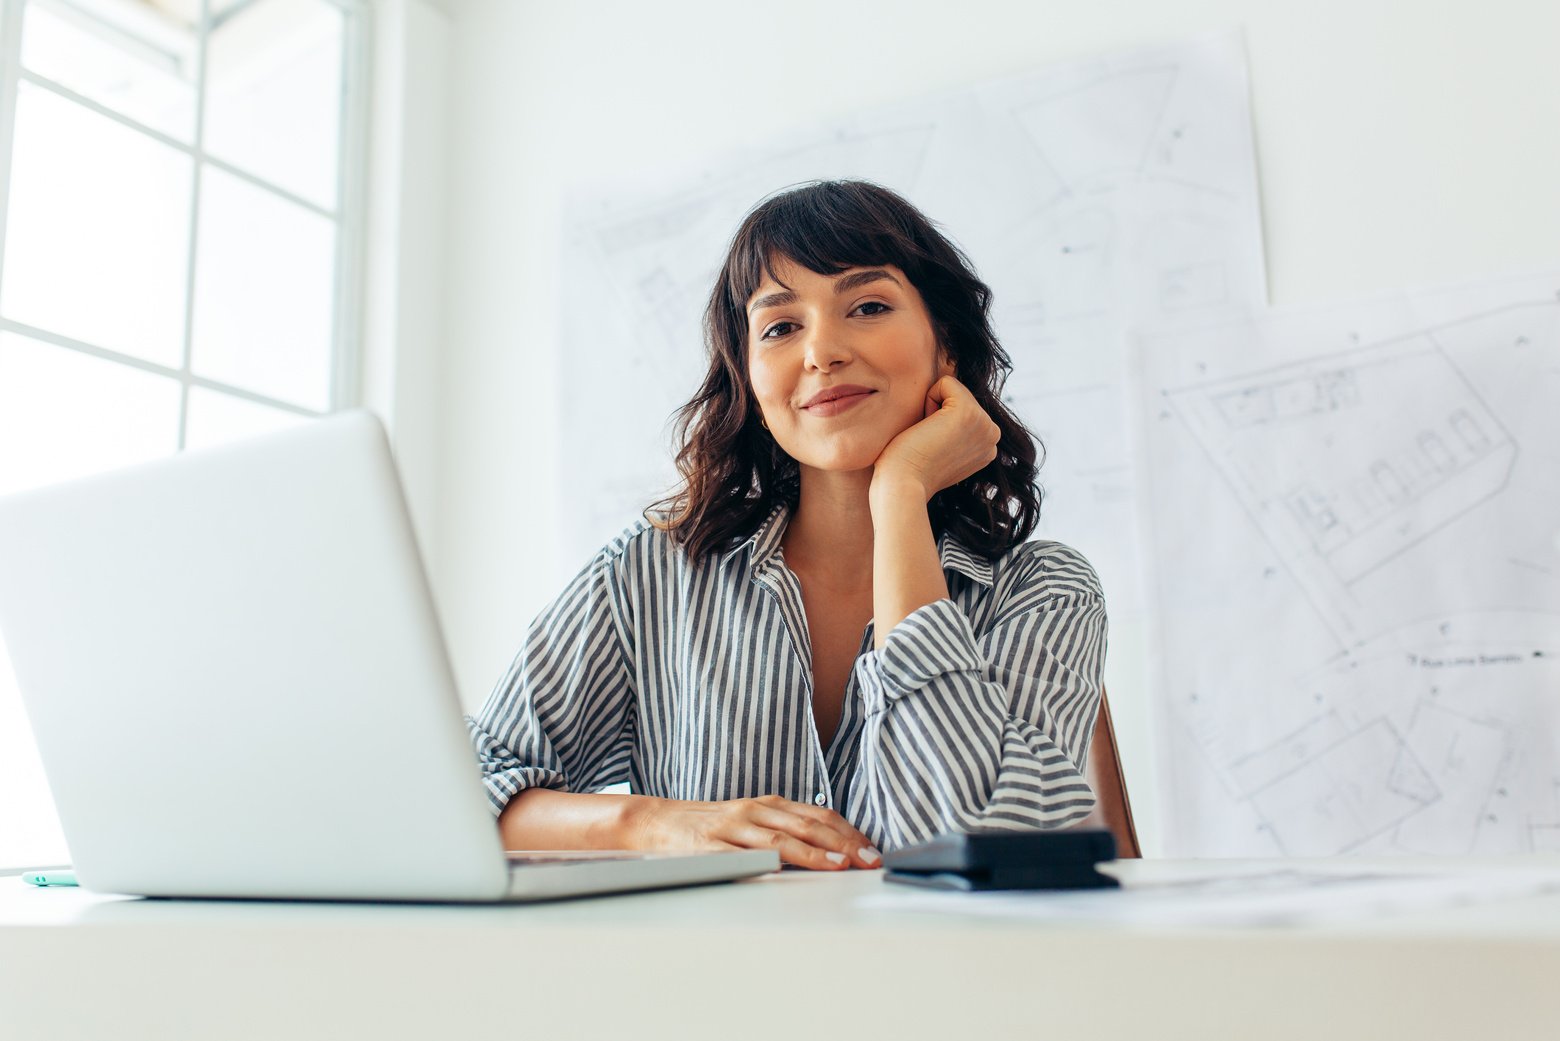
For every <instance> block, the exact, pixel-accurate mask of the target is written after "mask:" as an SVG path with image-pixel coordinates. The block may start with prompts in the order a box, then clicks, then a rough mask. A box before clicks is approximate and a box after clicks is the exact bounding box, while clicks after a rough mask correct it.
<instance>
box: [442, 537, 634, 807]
mask: <svg viewBox="0 0 1560 1041" xmlns="http://www.w3.org/2000/svg"><path fill="white" fill-rule="evenodd" d="M624 609H625V601H624V598H623V596H622V590H621V587H620V586H619V584H618V583H617V581H616V575H615V572H614V569H613V559H612V557H611V555H610V554H609V553H608V552H607V551H605V550H603V551H602V553H601V554H599V555H598V556H597V557H596V558H595V559H594V560H593V561H591V563H590V564H589V565H587V566H586V567H585V569H584V570H583V571H581V572H580V573H579V575H577V576H576V577H575V578H574V580H573V581H572V582H570V583H569V585H568V587H567V588H566V589H564V591H563V593H562V594H561V595H559V597H558V598H557V599H556V600H554V601H553V602H552V603H551V604H550V605H549V606H548V607H547V608H546V609H545V610H544V611H542V613H541V614H539V615H538V616H537V617H536V620H535V621H534V622H532V623H531V626H530V629H529V630H528V631H527V633H526V638H525V643H524V644H523V646H522V647H521V649H520V653H519V654H518V655H516V656H515V659H514V662H513V664H511V666H510V667H509V671H508V672H507V673H506V674H505V675H504V677H503V679H501V680H500V681H499V683H498V685H497V686H496V687H495V688H494V689H493V692H492V693H491V694H490V695H489V696H488V699H487V702H486V704H484V705H483V707H482V711H481V712H479V713H478V714H477V715H476V716H474V717H473V716H467V717H466V725H467V728H468V729H469V730H470V732H471V740H472V743H473V744H474V745H475V747H476V751H477V757H478V759H479V761H480V763H481V767H482V778H483V782H484V783H485V784H486V786H487V791H488V799H489V801H490V802H491V803H492V806H493V812H494V814H499V813H502V812H503V810H504V807H505V806H507V805H508V804H509V800H510V799H512V798H514V796H515V795H516V794H518V793H519V792H521V791H523V790H524V789H526V788H554V789H557V790H560V791H594V790H597V789H600V788H605V787H607V786H608V785H612V784H618V783H620V782H622V781H626V780H628V768H629V757H630V755H631V744H632V720H633V706H634V704H635V697H634V689H633V682H632V673H631V670H630V668H629V661H630V657H629V652H628V644H627V636H626V634H627V632H628V631H630V630H629V627H628V626H627V625H626V624H625V619H626V615H625V610H624Z"/></svg>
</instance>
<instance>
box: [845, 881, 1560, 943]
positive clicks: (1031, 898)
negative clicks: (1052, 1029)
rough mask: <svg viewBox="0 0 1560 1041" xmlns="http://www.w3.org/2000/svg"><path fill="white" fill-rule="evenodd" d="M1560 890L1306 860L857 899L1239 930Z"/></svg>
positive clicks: (1014, 915)
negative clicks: (1076, 885)
mask: <svg viewBox="0 0 1560 1041" xmlns="http://www.w3.org/2000/svg"><path fill="white" fill-rule="evenodd" d="M1555 889H1560V871H1555V870H1553V869H1549V870H1544V869H1531V870H1529V869H1498V870H1471V869H1461V870H1448V871H1442V872H1433V873H1430V872H1405V873H1388V872H1380V871H1364V870H1346V869H1320V868H1314V867H1304V866H1297V867H1294V868H1278V869H1266V870H1262V871H1259V872H1250V871H1230V870H1224V871H1221V870H1219V869H1218V868H1216V867H1212V866H1210V868H1209V869H1208V871H1206V872H1205V873H1202V874H1199V875H1195V876H1192V877H1178V878H1175V879H1172V880H1166V881H1157V882H1148V881H1146V882H1143V883H1140V884H1133V883H1130V882H1129V883H1127V884H1126V885H1124V886H1123V888H1121V889H1089V890H1050V891H1043V890H1036V891H1024V892H989V893H942V892H936V891H929V890H919V889H909V888H905V887H900V886H895V885H892V884H889V885H885V886H884V887H883V891H882V892H880V893H875V894H873V895H871V896H868V897H864V898H862V899H861V900H860V901H858V902H857V907H859V908H861V909H863V910H874V911H932V912H942V913H950V914H965V915H980V916H983V917H995V918H1005V919H1010V920H1014V919H1017V920H1027V921H1045V922H1055V923H1059V924H1065V923H1072V922H1077V923H1099V924H1110V925H1120V926H1148V927H1177V928H1179V927H1187V926H1191V927H1202V928H1231V927H1246V926H1274V925H1286V926H1295V925H1321V924H1327V923H1333V922H1357V921H1361V920H1364V919H1369V918H1375V917H1380V916H1383V915H1390V914H1398V913H1402V912H1407V911H1424V910H1434V909H1437V908H1443V907H1452V906H1456V905H1459V904H1467V903H1476V902H1479V901H1486V900H1499V899H1509V898H1511V897H1518V896H1529V895H1532V894H1535V893H1542V892H1547V891H1552V890H1555Z"/></svg>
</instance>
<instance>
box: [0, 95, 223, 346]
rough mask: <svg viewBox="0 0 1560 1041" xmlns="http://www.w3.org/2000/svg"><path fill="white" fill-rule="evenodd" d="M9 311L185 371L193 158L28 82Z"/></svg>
mask: <svg viewBox="0 0 1560 1041" xmlns="http://www.w3.org/2000/svg"><path fill="white" fill-rule="evenodd" d="M15 141H16V147H15V150H14V152H13V158H12V167H11V200H10V207H9V209H8V211H7V224H6V248H5V278H4V283H3V284H0V313H3V314H4V315H5V316H6V317H8V318H11V319H14V320H15V321H18V322H24V323H26V324H28V325H33V326H37V327H38V328H41V329H48V330H49V331H50V332H54V333H59V334H60V335H62V336H68V337H70V338H72V339H75V340H82V341H85V342H87V343H91V344H93V345H95V346H99V347H107V348H110V349H112V350H116V351H121V352H123V353H125V354H133V355H135V356H137V357H140V358H145V359H148V360H149V361H155V362H159V363H161V364H163V365H167V366H169V367H173V368H177V367H178V366H179V364H180V361H181V359H182V357H183V350H184V299H185V295H184V290H185V284H184V283H185V277H186V276H185V268H186V257H187V255H188V252H189V242H188V238H189V231H188V229H189V207H190V182H191V177H192V172H193V165H192V160H191V159H190V158H189V157H188V156H186V155H183V154H181V153H180V152H178V151H176V150H174V149H172V148H169V147H167V146H165V145H161V144H158V143H157V142H156V141H153V140H152V139H151V138H149V137H147V136H146V135H145V134H140V133H137V132H136V131H134V130H130V129H128V128H126V127H123V126H120V125H119V124H117V123H115V122H114V121H113V120H111V119H107V118H105V117H103V116H100V115H98V114H97V113H95V112H89V111H88V110H87V109H84V108H82V107H81V106H80V105H77V104H75V103H74V102H70V101H66V100H65V99H64V98H61V97H59V96H58V95H56V94H53V93H50V92H49V91H46V90H43V89H41V88H38V87H34V86H32V85H31V84H28V83H22V84H20V85H19V87H18V92H17V102H16V139H15Z"/></svg>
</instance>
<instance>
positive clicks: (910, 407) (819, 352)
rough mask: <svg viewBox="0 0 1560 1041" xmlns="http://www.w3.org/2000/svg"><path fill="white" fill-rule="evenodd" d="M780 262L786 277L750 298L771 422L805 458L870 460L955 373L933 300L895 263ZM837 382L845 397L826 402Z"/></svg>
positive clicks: (854, 464) (805, 461)
mask: <svg viewBox="0 0 1560 1041" xmlns="http://www.w3.org/2000/svg"><path fill="white" fill-rule="evenodd" d="M773 267H774V274H775V277H776V279H778V280H779V281H776V280H774V279H766V280H765V281H764V282H763V284H761V285H760V286H759V287H758V289H757V290H756V291H755V292H754V293H753V295H752V296H751V297H750V298H749V299H748V301H747V313H748V340H747V343H748V355H747V356H748V378H749V379H750V380H751V381H752V385H753V393H754V395H755V397H757V399H758V406H759V409H760V410H761V411H762V413H763V416H764V421H765V422H766V423H768V424H769V431H770V433H771V434H773V435H774V438H775V440H776V441H777V442H778V443H779V445H780V448H781V449H782V450H783V451H784V452H785V453H786V454H787V455H789V456H790V457H791V458H793V459H795V460H796V461H797V462H798V463H800V464H801V465H802V466H810V467H815V468H817V469H820V470H861V469H865V468H867V467H870V466H872V465H873V463H875V462H876V461H877V457H878V456H879V455H880V454H881V453H882V451H883V448H884V447H885V446H886V445H887V444H888V443H889V442H890V441H892V440H893V439H894V437H895V436H896V435H897V434H899V432H900V431H902V430H904V429H906V428H907V427H910V426H913V425H914V424H916V423H918V422H920V421H921V419H922V418H923V416H924V410H925V403H926V393H927V391H928V390H930V389H931V386H932V384H933V383H936V382H937V380H938V379H939V378H940V377H942V376H943V375H945V374H948V375H951V374H952V372H953V368H952V366H951V365H948V364H947V363H946V358H945V356H944V355H943V354H942V352H941V351H940V350H939V348H938V345H937V336H936V334H935V333H934V332H933V330H932V320H931V315H930V314H928V313H927V310H926V304H925V303H924V302H922V300H921V294H920V293H919V292H918V291H917V290H916V288H915V286H913V285H911V284H910V279H908V278H906V277H905V273H904V272H903V271H901V270H899V268H897V267H894V266H893V265H892V264H885V265H882V266H880V267H853V268H849V269H847V270H845V271H842V272H841V273H839V274H837V275H820V274H818V273H817V272H814V271H809V270H808V269H807V268H805V267H803V266H802V265H800V264H796V263H792V262H790V261H788V260H784V259H780V260H779V262H778V263H776V264H774V265H773ZM782 283H783V284H782ZM835 389H839V390H844V391H846V392H847V395H848V396H845V397H840V398H837V399H836V400H834V401H832V402H824V401H821V400H819V398H818V395H819V394H820V392H825V391H831V390H835Z"/></svg>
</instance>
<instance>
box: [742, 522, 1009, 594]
mask: <svg viewBox="0 0 1560 1041" xmlns="http://www.w3.org/2000/svg"><path fill="white" fill-rule="evenodd" d="M790 518H791V510H790V507H788V506H786V505H785V504H784V503H781V504H780V505H778V506H776V507H775V508H774V509H772V510H770V511H769V516H768V517H765V518H764V521H763V523H761V524H760V525H759V526H758V528H757V530H755V531H754V532H753V534H751V535H749V536H748V537H747V538H745V539H743V540H742V541H741V542H740V543H738V544H737V546H736V547H735V548H734V549H731V550H729V551H728V552H726V553H725V554H724V555H723V556H722V557H721V558H720V562H721V565H722V566H725V565H726V564H729V563H730V562H731V561H732V559H733V558H734V557H736V556H737V555H738V554H740V553H742V552H743V551H744V550H746V551H747V562H746V567H747V571H748V574H749V575H750V576H756V575H757V574H759V573H760V572H761V571H762V570H764V569H766V568H767V567H768V566H769V565H770V564H772V563H773V562H774V561H775V560H776V559H778V558H779V556H780V539H781V536H783V535H784V534H785V526H786V524H787V523H788V522H789V521H790ZM937 558H938V560H939V561H940V562H941V563H942V567H943V570H944V571H952V572H955V573H957V574H960V575H963V576H964V577H965V578H968V579H969V580H970V581H972V582H976V583H978V584H980V585H983V586H990V585H992V583H993V582H994V581H995V578H994V573H993V570H992V567H991V561H989V560H987V559H986V558H985V557H983V556H981V555H980V554H979V553H975V552H973V551H972V550H970V549H969V548H968V547H967V546H965V545H964V544H963V543H961V542H960V541H959V540H958V539H956V538H954V537H953V536H952V535H951V534H949V533H948V532H946V531H945V532H943V533H942V535H941V536H939V537H938V539H937Z"/></svg>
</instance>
